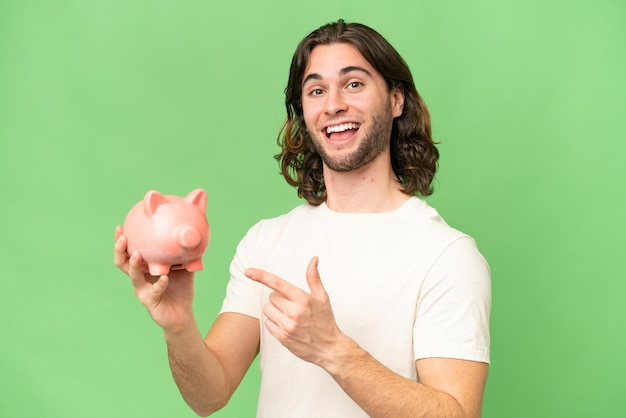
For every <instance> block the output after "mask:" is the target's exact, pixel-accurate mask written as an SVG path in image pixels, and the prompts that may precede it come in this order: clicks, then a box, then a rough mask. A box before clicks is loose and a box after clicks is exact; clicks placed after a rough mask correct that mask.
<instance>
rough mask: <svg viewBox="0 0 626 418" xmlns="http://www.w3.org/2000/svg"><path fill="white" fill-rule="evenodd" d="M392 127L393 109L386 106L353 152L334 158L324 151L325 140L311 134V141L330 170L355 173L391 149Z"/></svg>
mask: <svg viewBox="0 0 626 418" xmlns="http://www.w3.org/2000/svg"><path fill="white" fill-rule="evenodd" d="M392 125H393V117H392V115H391V108H390V106H385V107H383V108H382V109H381V110H380V111H379V112H378V113H376V114H374V115H373V117H372V125H371V126H370V129H369V130H368V131H366V132H362V133H361V134H362V135H363V139H362V140H361V143H360V144H359V146H358V148H357V149H356V150H354V151H353V152H350V153H343V154H340V155H337V156H334V157H333V156H331V155H329V153H328V152H326V150H325V149H324V144H323V141H324V139H321V140H319V139H317V138H313V137H312V136H311V135H310V134H309V139H310V140H311V143H312V145H313V148H314V149H315V152H316V153H317V154H318V155H319V156H320V158H321V159H322V162H323V163H324V164H325V165H326V166H327V167H328V168H330V169H331V170H333V171H337V172H347V171H353V170H358V169H359V168H361V167H364V166H366V165H367V164H369V163H370V162H372V161H373V160H374V159H375V158H376V157H378V156H379V155H380V154H381V153H382V152H383V151H385V150H386V149H387V148H388V147H389V143H390V141H391V129H392ZM361 126H362V125H361ZM359 129H360V128H359ZM322 135H323V134H322Z"/></svg>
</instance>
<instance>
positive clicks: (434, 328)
mask: <svg viewBox="0 0 626 418" xmlns="http://www.w3.org/2000/svg"><path fill="white" fill-rule="evenodd" d="M313 256H318V257H319V267H318V268H319V273H320V277H321V280H322V284H323V285H324V288H325V289H326V291H327V292H328V295H329V298H330V302H331V305H332V308H333V312H334V315H335V319H336V320H337V324H338V326H339V329H341V331H342V332H343V333H344V334H346V335H348V336H349V337H351V338H352V339H354V340H355V341H356V342H357V343H358V344H359V345H360V346H361V347H362V348H364V349H365V350H367V351H368V352H369V353H370V354H371V355H372V356H373V357H374V358H376V359H377V360H378V361H380V362H381V363H382V364H384V365H385V366H387V367H388V368H390V369H391V370H393V371H395V372H396V373H398V374H400V375H402V376H404V377H407V378H409V379H413V380H415V379H417V373H416V370H415V361H416V360H417V359H421V358H428V357H447V358H458V359H465V360H474V361H480V362H486V363H488V362H489V313H490V309H491V280H490V272H489V266H488V265H487V263H486V261H485V259H484V258H483V257H482V255H481V254H480V253H479V251H478V249H477V248H476V245H475V243H474V240H473V239H472V238H470V237H468V236H467V235H464V234H463V233H461V232H459V231H457V230H455V229H453V228H451V227H449V226H448V225H447V224H446V223H445V222H444V221H443V219H442V218H441V217H440V216H439V214H438V213H437V211H436V210H435V209H433V208H431V207H430V206H429V205H428V204H427V203H426V202H424V201H423V200H421V199H419V198H417V197H412V198H410V199H409V200H407V201H406V202H405V203H404V204H403V205H402V206H400V207H399V208H397V209H395V210H393V211H391V212H386V213H372V214H347V213H338V212H333V211H332V210H330V209H329V208H328V207H327V206H326V205H325V204H322V205H320V206H317V207H316V206H311V205H302V206H298V207H296V208H295V209H293V210H292V211H291V212H289V213H287V214H285V215H282V216H279V217H277V218H273V219H268V220H263V221H261V222H259V223H257V224H256V225H255V226H253V227H252V228H251V229H250V230H249V231H248V233H247V234H246V236H245V237H244V238H243V239H242V241H241V242H240V244H239V246H238V247H237V253H236V255H235V257H234V259H233V262H232V264H231V278H230V282H229V284H228V289H227V295H226V298H225V300H224V304H223V306H222V310H221V312H238V313H242V314H246V315H249V316H252V317H255V318H259V319H261V320H260V321H259V324H260V327H261V346H260V365H261V372H262V381H261V389H260V396H259V405H258V411H257V416H258V417H271V418H281V417H285V418H286V417H289V418H298V417H361V416H363V417H366V416H367V414H365V412H363V411H362V410H361V408H360V407H359V406H358V405H357V404H356V403H355V402H354V401H352V399H350V397H349V396H348V395H347V394H346V393H345V392H344V391H343V390H342V389H341V388H340V387H339V385H338V384H337V383H336V382H335V381H334V380H333V379H332V377H330V375H328V374H327V373H326V372H325V371H324V370H323V369H321V368H320V367H318V366H315V365H313V364H311V363H307V362H305V361H303V360H300V359H299V358H297V357H296V356H294V355H293V354H292V353H291V352H289V351H288V350H287V349H286V348H284V347H283V346H282V345H281V344H280V343H279V342H278V341H277V340H276V339H275V338H274V336H272V335H271V334H270V333H269V331H267V330H266V329H265V326H264V320H263V318H262V315H263V314H262V308H263V306H264V305H265V304H267V303H268V296H269V294H270V292H271V290H270V289H268V288H266V287H265V286H263V285H260V284H259V283H256V282H253V281H251V280H250V279H248V278H246V277H245V276H244V274H243V272H244V271H245V269H246V268H249V267H254V268H260V269H263V270H266V271H268V272H270V273H273V274H276V275H278V276H280V277H282V278H283V279H285V280H287V281H289V282H291V283H292V284H294V285H295V286H297V287H299V288H301V289H304V290H306V291H309V289H308V285H307V283H306V277H305V272H306V268H307V265H308V263H309V261H310V260H311V258H312V257H313Z"/></svg>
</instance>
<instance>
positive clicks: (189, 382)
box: [165, 322, 232, 416]
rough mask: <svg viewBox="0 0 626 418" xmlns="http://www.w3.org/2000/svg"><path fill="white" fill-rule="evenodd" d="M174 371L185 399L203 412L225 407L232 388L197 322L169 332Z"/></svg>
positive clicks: (169, 346) (173, 373)
mask: <svg viewBox="0 0 626 418" xmlns="http://www.w3.org/2000/svg"><path fill="white" fill-rule="evenodd" d="M165 340H166V342H167V348H168V357H169V363H170V368H171V370H172V375H173V377H174V380H175V381H176V385H177V386H178V388H179V390H180V393H181V394H182V396H183V398H184V399H185V402H187V404H188V405H189V406H190V407H191V408H192V409H193V410H194V411H195V412H196V413H197V414H198V415H201V416H208V415H210V414H211V413H213V412H215V411H217V410H218V409H220V408H222V407H223V406H224V405H225V404H226V402H227V401H228V399H229V398H230V396H231V394H232V391H231V388H230V384H229V382H228V379H227V375H226V373H225V372H224V368H223V367H222V365H221V364H220V362H219V360H218V359H217V357H216V356H215V355H214V353H213V352H212V351H211V350H210V349H209V348H208V347H207V345H206V344H205V342H204V340H203V338H202V336H201V334H200V331H199V329H198V327H197V325H196V324H195V322H194V323H193V324H192V325H189V326H188V327H186V328H184V329H183V330H181V331H180V332H177V333H168V332H166V333H165Z"/></svg>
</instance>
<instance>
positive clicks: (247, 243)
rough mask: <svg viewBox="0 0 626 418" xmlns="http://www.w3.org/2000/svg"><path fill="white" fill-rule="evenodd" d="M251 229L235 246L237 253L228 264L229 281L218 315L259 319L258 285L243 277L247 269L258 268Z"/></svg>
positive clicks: (253, 231)
mask: <svg viewBox="0 0 626 418" xmlns="http://www.w3.org/2000/svg"><path fill="white" fill-rule="evenodd" d="M256 229H257V228H255V227H253V228H252V229H251V230H250V231H248V233H247V234H246V236H245V237H244V238H243V239H242V240H241V242H240V243H239V245H238V246H237V251H236V253H235V256H234V257H233V260H232V262H231V264H230V280H229V282H228V286H227V288H226V297H225V298H224V301H223V303H222V309H221V310H220V313H224V312H237V313H241V314H245V315H248V316H251V317H253V318H258V319H260V318H261V307H260V286H261V285H260V284H259V283H257V282H255V281H253V280H250V279H249V278H247V277H246V276H245V275H244V271H245V270H246V269H247V268H249V267H258V265H257V263H255V262H254V258H255V253H254V251H253V250H252V249H253V248H254V246H253V245H252V241H254V237H255V235H256Z"/></svg>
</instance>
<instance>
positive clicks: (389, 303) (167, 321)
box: [115, 21, 491, 418]
mask: <svg viewBox="0 0 626 418" xmlns="http://www.w3.org/2000/svg"><path fill="white" fill-rule="evenodd" d="M286 106H287V122H286V123H285V126H284V127H283V130H282V131H281V136H280V137H281V139H280V143H281V145H282V149H283V150H282V152H281V154H279V155H278V156H277V159H278V160H279V162H280V164H281V167H282V171H283V175H284V176H285V178H286V179H287V181H288V183H289V184H291V185H294V186H296V187H297V188H298V194H299V195H300V196H301V197H304V198H305V199H306V200H307V202H308V203H307V204H304V205H302V206H299V207H297V208H295V209H294V210H292V211H291V212H289V213H288V214H286V215H283V216H280V217H278V218H274V219H269V220H264V221H261V222H259V223H258V224H257V225H255V226H254V227H252V228H251V229H250V231H249V232H248V233H247V234H246V236H245V237H244V238H243V240H242V241H241V243H240V244H239V246H238V248H237V253H236V255H235V258H234V260H233V262H232V265H231V278H230V282H229V286H228V291H227V295H226V299H225V301H224V304H223V307H222V311H221V313H220V315H219V316H218V317H217V319H216V321H215V323H214V324H213V326H212V327H211V329H210V331H209V332H208V334H207V335H206V337H205V338H204V339H203V338H202V336H201V334H200V331H199V329H198V326H197V324H196V322H195V319H194V315H193V310H192V299H193V274H191V273H188V272H186V271H172V272H171V273H170V275H169V276H161V277H158V278H157V277H150V276H149V275H144V274H143V273H142V272H141V255H140V254H137V253H135V254H132V255H130V257H129V256H128V255H127V254H126V238H125V237H124V235H123V231H122V230H121V229H120V228H118V229H117V231H116V238H117V241H116V245H115V262H116V265H117V266H118V267H120V268H121V269H122V270H123V271H124V272H126V273H127V274H128V275H129V276H130V278H131V280H132V283H133V286H134V289H135V293H136V294H137V296H138V298H139V300H140V301H141V302H142V303H143V304H144V305H145V306H146V308H147V309H148V311H149V312H150V315H151V316H152V318H153V319H154V321H155V322H156V323H157V324H159V325H160V326H161V327H162V328H163V331H164V334H165V339H166V341H167V345H168V349H169V360H170V365H171V368H172V373H173V375H174V378H175V380H176V383H177V384H178V386H179V388H180V390H181V393H182V395H183V397H184V398H185V400H186V401H187V403H188V404H189V405H190V406H191V407H192V408H193V409H194V411H196V412H197V413H198V414H200V415H208V414H211V413H212V412H214V411H216V410H218V409H219V408H221V407H223V406H224V405H225V404H226V403H227V401H228V399H229V398H230V396H231V395H232V394H233V392H234V391H235V389H236V388H237V386H238V385H239V383H240V382H241V379H242V378H243V376H244V374H245V372H246V370H247V369H248V367H249V366H250V364H251V362H252V361H253V359H254V358H255V357H256V356H257V354H259V353H260V356H261V357H260V364H261V369H262V382H261V389H260V397H259V405H258V416H259V417H272V418H277V417H290V418H291V417H309V416H310V417H360V416H363V417H365V416H373V417H405V416H406V417H418V416H420V417H479V416H480V414H481V407H482V398H483V389H484V385H485V381H486V378H487V369H488V362H489V326H488V322H489V312H490V307H491V296H490V273H489V268H488V265H487V263H486V262H485V260H484V259H483V257H482V256H481V255H480V253H479V252H478V250H477V248H476V246H475V243H474V241H473V240H472V239H471V238H470V237H468V236H466V235H464V234H462V233H461V232H459V231H457V230H455V229H453V228H450V227H449V226H448V225H447V224H446V223H445V222H444V221H443V220H442V219H441V217H440V216H439V215H438V214H437V212H436V211H435V210H434V209H432V208H431V207H429V206H428V205H427V204H426V203H425V202H424V201H423V200H421V199H419V198H418V197H416V196H415V195H416V194H421V195H428V194H430V193H431V192H432V189H431V181H432V179H433V176H434V174H435V170H436V162H437V159H438V152H437V149H436V148H435V145H434V143H433V141H432V139H431V137H430V121H429V116H428V111H427V110H426V107H425V105H424V104H423V102H422V100H421V98H420V97H419V95H418V93H417V91H416V89H415V86H414V83H413V80H412V76H411V74H410V72H409V70H408V68H407V66H406V64H405V63H404V61H403V60H402V58H401V57H400V56H399V55H398V54H397V52H396V51H395V50H394V49H393V48H392V47H391V45H389V44H388V43H387V41H386V40H385V39H383V38H382V37H381V36H380V35H379V34H378V33H377V32H375V31H374V30H372V29H370V28H368V27H366V26H363V25H360V24H345V23H344V22H343V21H338V22H336V23H332V24H328V25H326V26H323V27H321V28H319V29H318V30H316V31H314V32H313V33H311V34H310V35H309V36H307V37H306V38H305V39H304V40H303V41H302V42H301V43H300V45H299V46H298V48H297V50H296V52H295V54H294V57H293V60H292V65H291V71H290V75H289V83H288V86H287V89H286Z"/></svg>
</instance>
